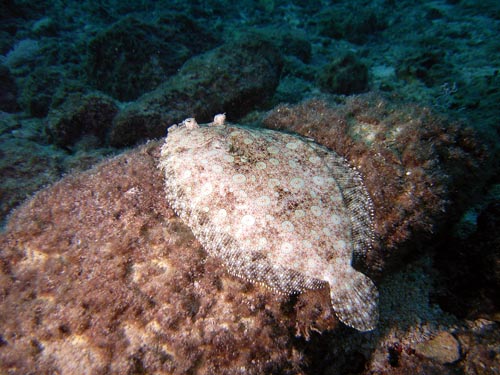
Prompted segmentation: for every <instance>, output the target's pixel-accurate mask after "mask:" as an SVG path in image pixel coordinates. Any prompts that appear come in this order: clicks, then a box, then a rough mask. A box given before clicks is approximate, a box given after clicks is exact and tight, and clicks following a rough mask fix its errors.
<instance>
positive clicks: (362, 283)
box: [329, 268, 378, 332]
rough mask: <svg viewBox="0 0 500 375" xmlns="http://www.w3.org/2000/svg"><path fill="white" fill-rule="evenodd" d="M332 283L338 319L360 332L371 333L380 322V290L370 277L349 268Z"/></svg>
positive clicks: (333, 300)
mask: <svg viewBox="0 0 500 375" xmlns="http://www.w3.org/2000/svg"><path fill="white" fill-rule="evenodd" d="M329 281H330V295H331V299H332V305H333V308H334V310H335V314H336V315H337V317H338V318H339V319H340V320H341V321H342V322H343V323H344V324H346V325H348V326H350V327H353V328H355V329H357V330H358V331H362V332H365V331H371V330H373V329H375V327H376V325H377V322H378V290H377V287H376V286H375V284H374V283H373V281H371V280H370V278H369V277H367V276H366V275H364V274H362V273H361V272H358V271H356V270H355V269H354V268H349V269H348V270H346V271H345V272H342V273H341V274H337V275H336V277H335V278H334V280H329Z"/></svg>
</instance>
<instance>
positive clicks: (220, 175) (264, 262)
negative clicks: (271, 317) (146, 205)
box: [159, 115, 378, 331]
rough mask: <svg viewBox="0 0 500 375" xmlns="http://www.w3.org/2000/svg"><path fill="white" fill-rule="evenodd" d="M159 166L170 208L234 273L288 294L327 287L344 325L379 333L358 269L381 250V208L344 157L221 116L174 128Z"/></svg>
mask: <svg viewBox="0 0 500 375" xmlns="http://www.w3.org/2000/svg"><path fill="white" fill-rule="evenodd" d="M159 167H160V168H161V170H162V171H163V173H164V176H165V192H166V199H167V200H168V203H169V204H170V205H171V207H172V208H173V209H174V211H175V212H176V214H177V215H178V216H179V217H180V218H181V219H182V220H183V221H184V222H185V223H186V224H187V225H188V226H189V227H190V228H191V230H192V232H193V233H194V235H195V237H196V238H197V239H198V240H199V242H200V243H201V244H202V245H203V247H204V248H205V249H206V251H207V252H208V254H209V255H211V256H214V257H217V258H218V259H220V261H221V263H222V264H223V265H224V266H225V267H226V268H227V270H228V271H229V272H230V273H232V274H233V275H236V276H238V277H241V278H243V279H245V280H248V281H250V282H253V283H262V284H264V285H266V286H268V287H270V288H272V289H274V290H276V291H278V292H281V293H286V294H292V293H300V292H302V291H304V290H306V289H318V288H324V287H326V286H327V285H328V286H329V288H330V296H331V303H332V306H333V309H334V311H335V314H336V316H337V317H338V318H339V319H340V320H341V321H342V322H343V323H345V324H346V325H348V326H351V327H353V328H355V329H357V330H359V331H370V330H372V329H374V328H375V326H376V324H377V321H378V306H377V305H378V291H377V288H376V286H375V284H374V283H373V281H372V280H371V279H370V278H369V277H367V276H366V275H364V274H363V273H361V272H359V271H358V270H356V269H354V268H353V267H352V260H353V257H363V256H364V255H365V254H366V252H367V251H368V250H369V249H370V247H371V244H372V240H373V225H372V217H373V208H372V202H371V199H370V196H369V195H368V193H367V191H366V188H365V186H364V185H363V181H362V177H361V174H360V173H359V172H358V171H356V170H354V169H353V168H351V167H350V166H349V165H348V163H347V161H346V160H345V159H344V158H342V157H341V156H339V155H337V154H336V153H335V152H333V151H331V150H329V149H327V148H325V147H323V146H320V145H319V144H317V143H315V142H314V141H312V140H310V139H307V138H304V137H300V136H298V135H295V134H289V133H285V132H280V131H274V130H269V129H262V128H249V127H243V126H237V125H230V124H227V123H226V122H225V116H224V115H217V116H216V117H215V119H214V122H213V123H211V124H207V125H198V124H197V123H196V120H195V119H193V118H190V119H186V120H185V121H184V122H182V123H181V124H178V125H174V126H172V127H170V128H169V130H168V137H167V139H166V141H165V143H164V144H163V146H162V149H161V157H160V164H159Z"/></svg>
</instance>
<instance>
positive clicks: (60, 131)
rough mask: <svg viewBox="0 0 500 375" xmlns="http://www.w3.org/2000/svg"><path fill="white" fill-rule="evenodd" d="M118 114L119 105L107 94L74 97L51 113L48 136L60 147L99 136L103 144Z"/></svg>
mask: <svg viewBox="0 0 500 375" xmlns="http://www.w3.org/2000/svg"><path fill="white" fill-rule="evenodd" d="M117 112H118V106H117V105H116V104H115V102H114V101H113V100H112V99H111V98H109V97H107V96H105V95H103V94H99V93H93V94H87V95H81V94H73V95H71V96H70V97H69V98H68V99H67V100H66V101H65V102H64V103H63V105H62V106H60V107H58V108H57V109H52V110H51V111H50V113H49V116H48V118H47V133H48V134H49V138H50V140H51V141H52V142H53V143H55V144H57V145H58V146H66V147H67V146H71V145H73V144H75V143H76V142H78V140H80V138H81V137H83V136H86V135H92V136H95V137H96V138H97V139H98V140H99V142H100V143H101V145H102V144H104V143H105V141H106V135H107V133H108V131H109V129H110V128H111V124H112V120H113V118H114V116H115V115H116V113H117Z"/></svg>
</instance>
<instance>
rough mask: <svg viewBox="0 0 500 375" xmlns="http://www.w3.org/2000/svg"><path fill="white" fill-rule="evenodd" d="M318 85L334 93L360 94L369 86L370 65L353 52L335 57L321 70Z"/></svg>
mask: <svg viewBox="0 0 500 375" xmlns="http://www.w3.org/2000/svg"><path fill="white" fill-rule="evenodd" d="M316 81H317V83H318V85H319V86H320V87H321V88H322V90H324V91H325V92H329V93H332V94H341V95H351V94H359V93H361V92H363V91H366V90H367V88H368V67H367V66H366V65H365V64H364V63H363V62H361V60H359V58H358V57H357V56H356V55H355V54H353V53H347V54H345V55H344V56H341V57H339V58H338V59H335V60H334V61H332V62H331V63H329V64H327V65H326V66H325V67H323V69H322V70H321V71H320V72H319V74H318V76H317V79H316Z"/></svg>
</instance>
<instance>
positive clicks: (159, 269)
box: [0, 142, 336, 374]
mask: <svg viewBox="0 0 500 375" xmlns="http://www.w3.org/2000/svg"><path fill="white" fill-rule="evenodd" d="M159 149H160V147H159V143H156V142H151V143H148V144H146V145H145V146H143V147H141V148H139V149H136V150H133V151H132V152H129V153H127V154H124V155H122V156H119V157H116V158H113V159H111V160H109V161H107V162H105V163H102V164H100V165H98V166H96V167H95V168H93V169H92V170H90V171H87V172H84V173H80V174H76V175H72V176H68V177H66V178H64V179H63V180H61V181H60V182H58V183H56V184H55V185H53V186H52V187H50V188H47V189H45V190H42V191H40V192H39V193H38V194H36V195H35V196H34V197H33V198H32V199H31V200H30V201H28V202H26V203H25V204H24V205H23V206H22V207H21V208H20V209H18V210H16V211H15V212H14V213H13V214H12V216H11V218H10V220H9V223H8V226H7V230H6V231H5V232H4V233H2V234H1V235H0V249H1V251H0V295H1V296H2V298H1V303H0V372H5V373H13V374H22V373H29V372H30V371H31V370H32V369H34V368H36V369H37V371H39V372H40V373H62V374H73V373H82V372H84V371H86V372H89V373H90V372H92V373H104V372H106V373H112V374H124V373H135V372H137V371H139V370H138V369H140V371H141V372H142V373H159V372H164V373H173V374H188V373H190V374H193V373H196V374H214V373H217V374H234V373H235V372H237V373H240V374H263V373H290V374H297V373H301V368H302V366H304V365H305V363H304V361H305V359H304V354H303V353H304V352H303V350H304V349H303V341H301V340H297V339H296V338H295V337H294V336H295V333H296V332H297V330H300V331H302V332H303V333H307V332H309V330H311V329H312V330H318V331H324V330H326V329H331V328H333V327H335V324H336V320H335V318H334V316H333V314H332V313H331V308H330V301H329V295H328V293H327V292H326V293H325V290H317V291H311V292H306V293H303V294H301V295H298V296H294V297H293V298H289V297H287V296H284V295H280V294H277V293H275V292H273V291H270V290H268V289H266V288H264V287H262V286H259V285H252V284H249V283H247V282H245V281H242V280H240V279H238V278H234V277H233V276H231V275H230V274H228V273H227V272H226V271H225V270H224V268H223V267H221V265H220V264H219V262H218V260H217V259H215V258H212V257H207V255H206V253H205V252H204V251H203V249H202V247H201V245H200V244H199V243H198V242H197V241H196V239H195V238H194V237H193V235H192V233H191V231H190V230H189V228H188V227H187V226H185V225H184V224H183V223H182V222H181V221H180V219H179V218H178V217H176V216H175V215H174V212H173V211H172V209H170V208H169V207H168V205H167V202H166V200H165V199H163V197H164V194H165V193H164V186H163V180H164V179H163V176H162V175H161V172H160V170H159V169H158V168H157V165H158V162H159V151H160V150H159Z"/></svg>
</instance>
